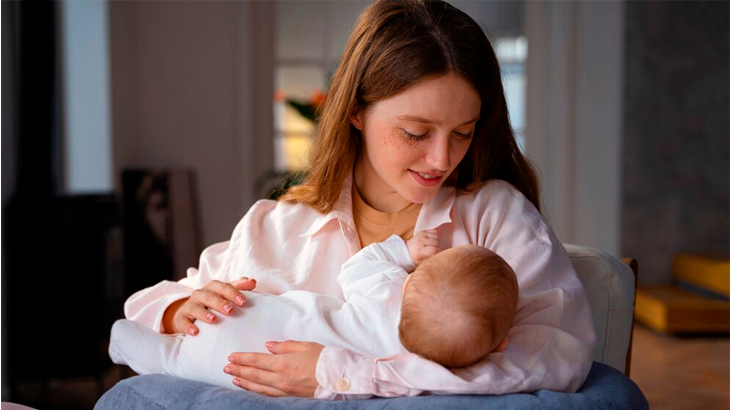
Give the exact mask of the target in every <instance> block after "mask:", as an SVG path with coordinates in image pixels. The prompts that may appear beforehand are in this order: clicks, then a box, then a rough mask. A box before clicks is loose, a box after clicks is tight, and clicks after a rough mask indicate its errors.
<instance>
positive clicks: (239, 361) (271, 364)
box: [228, 353, 276, 371]
mask: <svg viewBox="0 0 730 410" xmlns="http://www.w3.org/2000/svg"><path fill="white" fill-rule="evenodd" d="M228 361H229V362H231V364H232V365H233V366H234V367H235V366H249V367H254V368H257V369H261V370H266V371H274V370H275V362H276V356H273V355H270V354H264V353H231V355H230V356H228Z"/></svg>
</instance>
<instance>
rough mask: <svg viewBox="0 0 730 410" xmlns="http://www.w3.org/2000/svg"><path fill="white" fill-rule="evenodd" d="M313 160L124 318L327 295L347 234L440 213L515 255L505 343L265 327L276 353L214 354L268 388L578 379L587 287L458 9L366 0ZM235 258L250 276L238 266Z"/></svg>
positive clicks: (361, 388) (520, 384)
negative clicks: (365, 339) (479, 358)
mask: <svg viewBox="0 0 730 410" xmlns="http://www.w3.org/2000/svg"><path fill="white" fill-rule="evenodd" d="M310 164H311V165H310V168H309V170H308V176H307V178H306V180H305V181H304V183H303V184H302V185H300V186H298V187H295V188H292V189H291V190H290V191H289V192H288V193H287V194H286V195H285V196H284V197H283V198H282V199H281V200H280V201H279V202H273V201H260V202H258V203H257V204H256V205H254V206H253V207H252V208H251V210H250V211H249V212H248V213H247V214H246V216H245V217H244V218H243V220H242V221H241V222H240V223H239V225H238V226H237V227H236V229H235V231H234V233H233V236H232V238H231V240H230V241H229V242H225V243H220V244H216V245H213V246H211V247H209V248H208V249H206V250H205V251H204V252H203V254H202V256H201V260H200V266H199V268H198V269H190V270H189V271H188V277H187V278H185V279H183V280H181V281H180V282H178V283H173V282H162V283H160V284H158V285H156V286H154V287H152V288H148V289H145V290H142V291H140V292H138V293H137V294H135V295H133V296H132V297H131V298H130V299H129V300H128V302H127V304H126V305H125V312H126V315H127V317H128V318H129V319H132V320H137V321H139V322H141V323H144V324H146V325H148V326H150V327H152V328H154V329H158V330H160V331H162V332H167V333H173V332H186V333H188V334H191V335H195V334H196V333H197V331H198V330H197V328H196V327H195V324H194V322H195V321H196V320H204V321H207V322H211V323H214V322H215V321H216V314H230V313H231V312H232V311H233V310H234V309H236V307H238V308H242V309H244V311H243V312H244V314H245V301H244V300H243V297H242V296H241V295H240V293H239V292H238V290H239V289H241V290H250V289H253V288H254V287H256V289H257V290H258V291H262V292H270V293H277V294H278V293H281V292H284V291H288V290H294V289H302V290H310V291H314V292H318V293H324V294H331V295H336V296H340V297H341V294H340V290H339V288H338V286H337V283H336V281H335V278H336V276H337V274H338V272H339V269H340V266H341V264H342V263H343V262H344V261H345V260H347V258H348V257H350V256H351V255H353V254H354V253H355V252H357V251H358V250H359V249H361V247H363V246H365V245H367V244H369V243H372V242H374V241H378V240H382V239H385V238H387V237H388V236H390V235H391V234H394V233H395V234H398V235H400V236H402V237H403V238H404V239H408V238H410V237H411V236H412V235H413V233H414V232H418V231H420V230H423V229H438V232H439V237H440V238H441V240H442V243H441V246H442V248H447V247H451V246H457V245H463V244H476V245H481V246H486V247H488V248H489V249H491V250H493V251H494V252H496V253H498V254H499V255H501V256H502V257H503V258H504V259H505V260H506V261H507V262H508V263H509V264H510V265H511V266H512V267H513V269H514V271H515V272H516V274H517V277H518V282H519V285H520V302H519V305H518V311H517V314H516V317H515V323H514V325H513V328H512V330H511V331H510V334H509V335H508V337H509V340H510V347H509V348H508V349H507V350H505V351H504V352H501V353H496V354H493V355H490V360H489V361H487V362H484V363H481V364H477V365H474V366H472V367H469V368H467V369H463V370H461V371H455V372H453V373H452V372H450V371H448V370H446V369H443V368H440V367H439V366H437V365H434V364H433V363H431V362H428V361H426V360H423V359H421V358H419V357H417V356H413V355H404V356H396V357H392V358H385V359H383V358H381V359H374V358H370V357H362V356H358V355H355V354H354V353H352V352H350V351H347V350H343V349H332V348H327V347H325V346H321V345H319V344H316V343H307V342H300V341H285V342H273V341H272V342H269V343H267V348H268V349H269V350H270V351H271V352H272V353H273V355H263V354H255V353H246V352H237V353H232V354H231V357H230V358H229V360H230V361H231V363H229V364H227V365H225V368H223V366H224V364H221V366H222V368H223V370H222V371H226V372H227V373H229V374H231V375H232V376H234V377H233V379H232V382H233V383H234V384H236V385H237V386H240V387H242V388H245V389H248V390H251V391H254V392H258V393H262V394H266V395H270V396H285V395H293V396H304V397H313V396H314V397H317V398H332V397H334V396H335V395H337V394H348V395H356V396H357V397H362V396H369V395H378V396H400V395H413V394H419V393H420V392H422V391H423V390H428V391H432V392H435V393H493V394H501V393H510V392H518V391H534V390H537V389H541V388H546V389H553V390H559V391H575V390H577V389H578V388H579V387H580V385H581V384H582V382H583V380H584V379H585V377H586V376H587V374H588V372H589V370H590V366H591V356H592V350H593V347H594V344H595V334H594V330H593V325H592V321H591V316H590V311H589V308H588V304H587V301H586V298H585V294H584V291H583V289H582V287H581V285H580V282H579V281H578V279H577V277H576V274H575V272H574V270H573V267H572V265H571V263H570V261H569V259H568V257H567V255H566V253H565V250H564V249H563V247H562V245H561V244H560V243H559V242H558V241H557V239H556V238H555V236H554V235H553V233H552V232H551V230H550V229H549V227H548V226H547V224H546V223H545V222H544V220H543V219H542V217H541V215H540V213H539V205H540V200H539V189H538V183H537V178H536V176H535V172H534V171H533V169H532V167H531V166H530V164H529V162H528V161H527V160H526V159H525V158H524V157H523V156H522V154H521V153H520V151H519V149H518V147H517V144H516V143H515V139H514V135H513V132H512V129H511V127H510V124H509V119H508V114H507V106H506V103H505V98H504V94H503V88H502V83H501V78H500V71H499V66H498V63H497V60H496V57H495V55H494V51H493V50H492V47H491V45H490V44H489V41H488V40H487V38H486V36H485V35H484V33H483V31H482V30H481V29H480V27H479V26H478V25H477V24H476V23H475V22H474V21H473V20H472V19H471V18H470V17H468V16H467V15H466V14H464V13H462V12H461V11H459V10H457V9H455V8H454V7H452V6H450V5H449V4H447V3H445V2H442V1H418V0H410V1H390V0H386V1H378V2H376V3H374V4H372V5H371V6H369V7H368V8H367V9H366V10H365V11H364V12H363V14H362V15H361V16H360V18H359V20H358V22H357V25H356V27H355V29H354V30H353V33H352V35H351V36H350V39H349V41H348V45H347V47H346V50H345V53H344V54H343V56H342V60H341V64H340V66H339V68H338V70H337V72H336V73H335V75H334V77H333V80H332V83H331V86H330V89H329V90H328V98H327V101H326V103H325V106H324V108H323V110H322V112H321V116H320V121H319V124H318V129H317V135H316V139H315V141H314V143H313V147H312V153H311V157H310ZM243 274H245V275H249V276H251V277H254V278H255V279H256V280H257V282H255V281H252V280H247V278H244V279H240V280H236V279H237V278H238V277H239V276H240V275H243ZM193 289H197V290H195V291H193ZM303 325H306V324H303ZM251 331H252V332H255V331H256V330H255V329H251Z"/></svg>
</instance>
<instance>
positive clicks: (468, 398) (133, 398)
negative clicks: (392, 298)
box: [95, 245, 648, 410]
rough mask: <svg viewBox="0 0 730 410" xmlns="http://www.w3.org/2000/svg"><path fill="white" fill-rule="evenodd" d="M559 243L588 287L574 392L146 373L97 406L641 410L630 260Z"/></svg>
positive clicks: (644, 406) (633, 263) (112, 391)
mask: <svg viewBox="0 0 730 410" xmlns="http://www.w3.org/2000/svg"><path fill="white" fill-rule="evenodd" d="M565 248H566V250H567V251H568V254H569V256H570V259H571V261H572V262H573V265H574V266H575V269H576V271H577V273H578V277H579V278H580V280H581V282H582V283H583V285H584V286H585V288H586V292H587V294H588V299H589V303H590V306H591V311H592V313H593V319H594V323H595V326H596V334H597V338H598V344H597V345H596V349H595V351H594V356H593V360H594V363H593V367H592V368H591V372H590V374H589V375H588V379H587V380H586V381H585V383H584V384H583V386H582V387H581V389H580V390H579V391H578V392H576V393H570V394H568V393H556V392H552V391H547V390H540V391H538V392H535V393H531V394H507V395H502V396H476V395H460V396H418V397H404V398H395V399H378V398H376V399H371V400H362V401H349V402H346V403H342V402H339V403H337V402H328V401H317V400H312V399H302V398H270V397H265V396H261V395H258V394H255V393H250V392H247V391H232V390H228V389H224V388H220V387H214V386H212V385H207V384H205V383H199V382H193V381H189V380H184V379H179V378H175V377H171V376H167V375H160V374H151V375H144V376H135V377H132V378H129V379H126V380H122V381H121V382H119V383H117V385H116V386H114V387H113V388H112V389H110V390H109V391H108V392H107V393H106V394H104V396H102V397H101V399H99V401H98V402H97V404H96V407H95V409H97V410H111V409H119V408H124V409H140V410H141V409H148V408H170V409H173V408H186V409H213V410H215V409H223V408H240V409H313V408H317V409H334V408H335V407H336V408H337V409H343V408H348V409H381V408H395V409H450V408H453V409H458V410H466V409H472V408H500V409H510V410H512V409H533V408H549V409H569V408H576V409H583V408H596V409H604V408H606V409H609V408H610V409H613V408H620V409H647V408H648V403H647V401H646V398H645V397H644V395H643V394H642V393H641V391H640V390H639V388H638V387H637V386H636V384H634V383H633V382H632V381H631V380H630V379H629V378H628V373H629V369H630V359H631V338H632V328H633V317H634V316H633V315H634V297H635V290H636V272H637V264H636V261H634V260H625V261H624V262H622V261H621V260H619V259H617V258H615V257H613V256H611V255H608V254H606V253H604V252H601V251H598V250H595V249H591V248H587V247H581V246H576V245H565ZM632 270H633V272H632Z"/></svg>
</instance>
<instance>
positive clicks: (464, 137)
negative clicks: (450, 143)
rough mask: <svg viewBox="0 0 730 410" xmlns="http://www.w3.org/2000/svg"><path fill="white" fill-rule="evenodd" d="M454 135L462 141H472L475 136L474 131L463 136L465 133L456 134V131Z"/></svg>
mask: <svg viewBox="0 0 730 410" xmlns="http://www.w3.org/2000/svg"><path fill="white" fill-rule="evenodd" d="M454 134H455V135H456V136H457V137H459V138H461V139H465V140H470V139H471V138H472V137H473V136H474V131H472V132H470V133H467V134H463V133H461V132H456V131H454Z"/></svg>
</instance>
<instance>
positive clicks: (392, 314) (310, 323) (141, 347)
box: [109, 235, 415, 389]
mask: <svg viewBox="0 0 730 410" xmlns="http://www.w3.org/2000/svg"><path fill="white" fill-rule="evenodd" d="M414 268H415V266H414V265H413V262H412V261H411V258H410V256H409V254H408V248H407V247H406V244H405V242H403V240H402V239H401V238H400V237H398V236H395V235H393V236H391V237H390V238H388V239H387V240H386V241H384V242H380V243H373V244H371V245H369V246H367V247H365V248H364V249H362V250H361V251H359V252H358V253H356V254H355V255H354V256H352V257H351V258H350V259H349V260H348V261H347V262H345V264H343V265H342V271H341V273H340V274H339V276H338V277H337V282H338V283H339V285H340V286H341V288H342V292H343V294H344V297H345V301H342V300H340V299H338V298H336V297H333V296H327V295H320V294H316V293H312V292H307V291H290V292H285V293H282V294H281V295H278V296H275V295H270V294H266V293H258V292H255V291H254V292H245V296H246V299H247V301H246V304H245V305H244V306H243V307H242V308H240V309H236V310H235V311H234V314H233V315H232V316H225V315H221V314H219V315H217V316H218V320H217V323H215V324H209V323H205V322H203V321H197V322H196V326H198V328H199V329H200V332H199V333H198V335H197V336H185V335H172V336H171V335H165V334H160V333H157V332H156V331H154V330H152V329H149V328H147V327H145V326H143V325H141V324H139V323H136V322H133V321H130V320H126V319H121V320H118V321H117V322H116V323H114V326H113V327H112V332H111V341H110V345H109V356H110V357H111V359H112V361H113V362H114V363H117V364H126V365H128V366H129V367H131V368H132V369H133V370H134V371H135V372H137V373H139V374H150V373H163V374H169V375H172V376H177V377H183V378H186V379H191V380H197V381H202V382H206V383H211V384H215V385H219V386H223V387H228V388H231V389H238V387H236V386H234V385H233V384H232V377H231V376H230V375H228V374H225V373H224V372H223V367H224V366H225V365H226V364H227V363H228V360H227V358H228V355H230V354H231V353H233V352H262V353H267V352H268V351H267V350H266V348H265V347H264V343H266V342H267V341H269V340H276V341H281V340H287V339H291V340H301V341H310V342H317V343H321V344H323V345H325V346H328V347H335V348H337V347H339V348H346V349H349V350H352V351H353V352H355V353H357V354H360V355H367V356H375V357H387V356H392V355H396V354H400V353H404V352H406V350H405V348H404V347H403V346H402V345H401V344H400V341H399V339H398V322H399V320H400V310H401V302H402V300H403V282H404V281H405V278H406V277H407V276H408V273H407V272H410V271H412V270H413V269H414ZM254 277H255V275H254Z"/></svg>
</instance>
